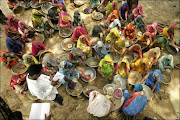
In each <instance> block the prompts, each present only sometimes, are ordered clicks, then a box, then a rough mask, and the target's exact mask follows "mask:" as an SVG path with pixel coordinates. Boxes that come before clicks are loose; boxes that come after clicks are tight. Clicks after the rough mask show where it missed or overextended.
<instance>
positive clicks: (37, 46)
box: [30, 40, 46, 57]
mask: <svg viewBox="0 0 180 120" xmlns="http://www.w3.org/2000/svg"><path fill="white" fill-rule="evenodd" d="M45 49H46V46H45V45H44V44H43V43H42V42H40V41H37V40H35V41H33V42H32V52H31V54H30V55H33V56H35V57H36V56H38V53H39V51H41V50H45Z"/></svg>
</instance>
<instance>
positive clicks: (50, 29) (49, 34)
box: [41, 18, 55, 37]
mask: <svg viewBox="0 0 180 120" xmlns="http://www.w3.org/2000/svg"><path fill="white" fill-rule="evenodd" d="M41 27H42V28H43V29H44V35H45V37H53V34H54V31H55V30H54V28H53V27H51V25H50V24H49V22H48V19H47V18H44V19H43V22H42V25H41Z"/></svg>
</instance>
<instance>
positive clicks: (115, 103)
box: [110, 97, 124, 111]
mask: <svg viewBox="0 0 180 120" xmlns="http://www.w3.org/2000/svg"><path fill="white" fill-rule="evenodd" d="M110 100H111V102H112V104H113V106H114V107H113V108H112V111H115V110H118V109H119V108H120V107H121V106H122V104H123V102H124V97H122V98H121V99H120V100H116V99H115V98H112V99H110Z"/></svg>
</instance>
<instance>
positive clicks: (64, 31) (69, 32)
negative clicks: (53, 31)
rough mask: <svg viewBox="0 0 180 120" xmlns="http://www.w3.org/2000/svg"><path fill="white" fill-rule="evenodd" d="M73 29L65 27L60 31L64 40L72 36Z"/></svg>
mask: <svg viewBox="0 0 180 120" xmlns="http://www.w3.org/2000/svg"><path fill="white" fill-rule="evenodd" d="M72 33H73V29H72V28H69V27H63V28H60V30H59V35H60V36H61V37H63V38H68V37H70V36H71V35H72Z"/></svg>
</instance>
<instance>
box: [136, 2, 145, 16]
mask: <svg viewBox="0 0 180 120" xmlns="http://www.w3.org/2000/svg"><path fill="white" fill-rule="evenodd" d="M133 14H134V19H136V18H137V17H138V16H139V15H142V16H143V18H144V17H145V16H144V13H143V10H142V6H141V5H137V7H136V8H135V9H134V10H133Z"/></svg>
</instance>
